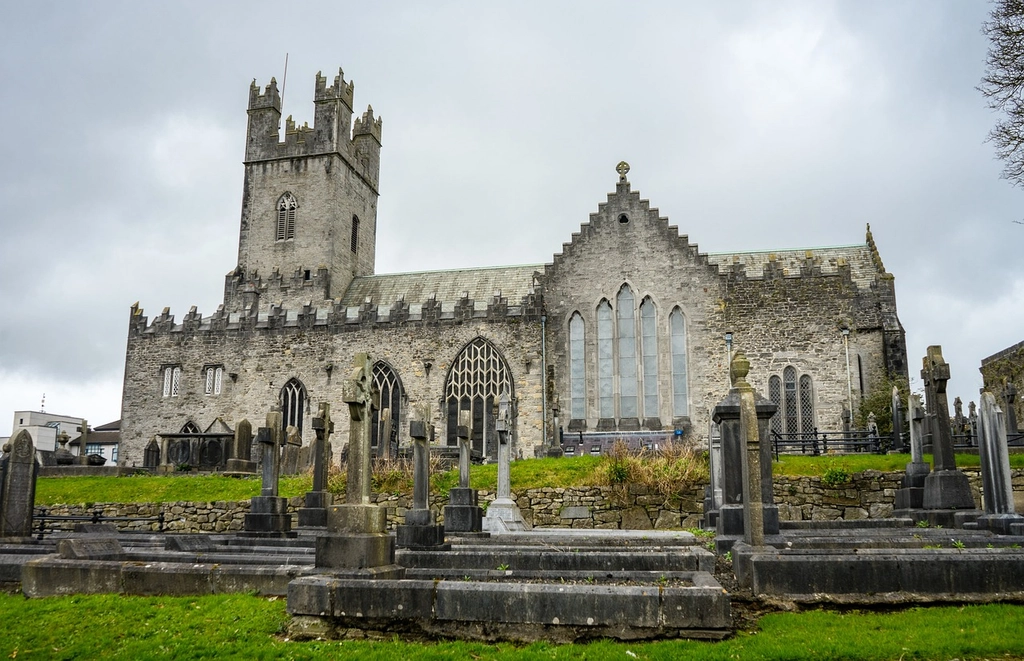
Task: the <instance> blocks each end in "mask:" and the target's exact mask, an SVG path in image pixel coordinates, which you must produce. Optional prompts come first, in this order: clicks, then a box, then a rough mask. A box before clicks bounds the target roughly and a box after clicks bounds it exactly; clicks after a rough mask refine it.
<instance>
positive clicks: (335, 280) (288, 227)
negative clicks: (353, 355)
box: [224, 69, 381, 312]
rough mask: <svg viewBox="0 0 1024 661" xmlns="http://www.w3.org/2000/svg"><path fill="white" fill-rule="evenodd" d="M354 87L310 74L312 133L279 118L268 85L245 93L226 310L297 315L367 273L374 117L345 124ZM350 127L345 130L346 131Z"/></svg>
mask: <svg viewBox="0 0 1024 661" xmlns="http://www.w3.org/2000/svg"><path fill="white" fill-rule="evenodd" d="M353 91H354V86H353V84H352V83H351V82H345V77H344V73H343V72H342V71H341V70H340V69H339V70H338V75H337V76H335V77H334V84H333V85H331V86H328V85H327V79H326V78H324V77H323V76H322V75H320V74H319V73H317V75H316V87H315V90H314V97H313V100H314V103H315V105H316V110H315V115H314V121H313V127H312V128H310V127H309V125H308V124H303V125H302V126H296V125H295V122H294V121H292V118H291V117H290V116H289V117H288V118H287V119H286V120H285V131H284V141H281V140H280V122H281V95H280V93H279V92H278V89H277V81H276V80H274V79H273V78H271V80H270V84H269V85H267V86H266V88H265V89H264V90H263V91H262V92H261V91H260V88H259V87H258V86H257V85H256V81H255V80H254V81H253V83H252V85H251V86H250V88H249V126H248V131H247V133H246V141H245V180H244V183H243V190H242V214H241V223H240V228H239V234H238V265H237V267H236V268H235V269H234V270H233V271H232V272H231V273H229V274H228V275H227V279H226V282H225V287H224V307H225V310H226V311H227V312H240V311H242V310H244V309H248V310H250V311H252V309H253V306H257V307H258V309H259V310H266V309H267V308H268V306H270V305H283V306H284V307H286V308H292V309H294V308H297V307H300V306H302V305H303V304H305V303H308V302H312V303H313V304H314V305H316V304H317V303H322V302H323V301H325V300H329V299H333V298H337V297H340V296H342V295H343V294H344V293H345V290H346V289H347V288H348V286H349V283H351V282H352V278H353V277H355V276H361V275H371V274H372V273H373V268H374V254H375V248H376V246H375V244H376V230H377V197H378V189H377V183H378V175H379V172H380V146H381V142H380V136H381V120H380V119H376V118H374V115H373V108H372V107H369V108H367V110H366V112H365V113H363V115H362V117H360V118H356V119H355V122H354V123H353V121H352V99H353ZM353 124H354V125H353Z"/></svg>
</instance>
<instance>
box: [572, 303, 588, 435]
mask: <svg viewBox="0 0 1024 661" xmlns="http://www.w3.org/2000/svg"><path fill="white" fill-rule="evenodd" d="M586 365H587V361H586V349H585V344H584V334H583V317H581V316H580V313H579V312H577V313H575V314H573V315H572V318H571V319H570V320H569V399H570V406H569V409H570V416H571V417H572V419H573V420H583V419H585V418H586V417H587V367H586Z"/></svg>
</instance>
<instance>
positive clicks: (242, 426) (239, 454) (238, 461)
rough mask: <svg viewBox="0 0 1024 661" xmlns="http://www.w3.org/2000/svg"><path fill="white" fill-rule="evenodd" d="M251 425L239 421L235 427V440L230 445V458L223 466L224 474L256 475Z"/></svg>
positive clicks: (247, 422)
mask: <svg viewBox="0 0 1024 661" xmlns="http://www.w3.org/2000/svg"><path fill="white" fill-rule="evenodd" d="M251 457H252V423H250V422H249V421H248V420H245V419H243V420H241V421H240V422H239V423H238V424H237V425H235V440H234V442H233V443H232V444H231V456H230V457H229V458H228V461H227V464H226V465H225V470H224V474H225V475H231V476H239V477H241V476H244V475H255V474H256V462H255V461H252V459H251Z"/></svg>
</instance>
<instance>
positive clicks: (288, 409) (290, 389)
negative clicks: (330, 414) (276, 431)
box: [281, 379, 306, 436]
mask: <svg viewBox="0 0 1024 661" xmlns="http://www.w3.org/2000/svg"><path fill="white" fill-rule="evenodd" d="M305 411H306V386H304V385H302V381H299V380H298V379H290V380H289V381H288V383H286V384H284V388H281V417H282V418H283V419H284V420H283V422H282V424H283V425H284V428H285V429H288V427H289V426H292V427H295V428H296V429H297V430H299V436H302V417H303V414H304V413H305Z"/></svg>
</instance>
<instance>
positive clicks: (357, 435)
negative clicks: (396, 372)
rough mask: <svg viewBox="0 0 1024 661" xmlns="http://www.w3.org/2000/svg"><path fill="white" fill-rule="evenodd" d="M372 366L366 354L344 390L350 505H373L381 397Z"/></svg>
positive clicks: (357, 360)
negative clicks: (373, 447)
mask: <svg viewBox="0 0 1024 661" xmlns="http://www.w3.org/2000/svg"><path fill="white" fill-rule="evenodd" d="M372 370H373V364H372V363H371V362H370V357H369V356H367V355H366V354H365V353H358V354H356V356H355V359H354V360H353V368H352V372H351V374H350V376H349V378H348V380H347V381H346V382H345V385H344V388H343V390H342V399H343V400H344V401H345V403H346V404H348V413H349V418H350V419H351V422H350V424H349V432H348V484H347V486H346V487H345V494H346V495H345V501H346V502H347V503H349V504H350V505H369V504H370V481H371V477H372V473H371V470H370V425H371V424H372V420H373V410H374V409H375V408H376V406H377V402H378V399H379V395H378V393H377V389H376V387H375V386H374V384H373V371H372Z"/></svg>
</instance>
